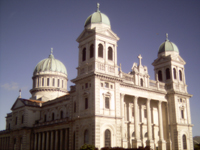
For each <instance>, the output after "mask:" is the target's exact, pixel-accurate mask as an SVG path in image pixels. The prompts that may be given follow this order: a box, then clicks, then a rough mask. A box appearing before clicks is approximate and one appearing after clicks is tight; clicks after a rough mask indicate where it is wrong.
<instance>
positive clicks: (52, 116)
mask: <svg viewBox="0 0 200 150" xmlns="http://www.w3.org/2000/svg"><path fill="white" fill-rule="evenodd" d="M53 120H54V113H52V121H53Z"/></svg>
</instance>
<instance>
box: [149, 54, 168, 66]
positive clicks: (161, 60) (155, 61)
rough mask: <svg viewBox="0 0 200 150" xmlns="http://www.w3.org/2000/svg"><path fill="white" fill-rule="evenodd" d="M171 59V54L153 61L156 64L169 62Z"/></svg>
mask: <svg viewBox="0 0 200 150" xmlns="http://www.w3.org/2000/svg"><path fill="white" fill-rule="evenodd" d="M170 60H171V57H170V56H167V57H163V56H161V57H159V58H157V59H156V60H154V62H153V63H152V65H153V66H156V65H157V64H161V63H165V62H168V61H170Z"/></svg>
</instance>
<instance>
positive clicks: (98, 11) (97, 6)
mask: <svg viewBox="0 0 200 150" xmlns="http://www.w3.org/2000/svg"><path fill="white" fill-rule="evenodd" d="M99 6H100V4H99V3H97V12H99Z"/></svg>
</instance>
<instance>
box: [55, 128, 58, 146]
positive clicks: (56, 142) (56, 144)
mask: <svg viewBox="0 0 200 150" xmlns="http://www.w3.org/2000/svg"><path fill="white" fill-rule="evenodd" d="M55 134H56V135H55V136H56V140H55V149H58V130H56V133H55Z"/></svg>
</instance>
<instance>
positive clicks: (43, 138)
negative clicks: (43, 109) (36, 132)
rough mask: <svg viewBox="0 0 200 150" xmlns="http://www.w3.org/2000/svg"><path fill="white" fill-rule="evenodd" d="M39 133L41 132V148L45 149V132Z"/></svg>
mask: <svg viewBox="0 0 200 150" xmlns="http://www.w3.org/2000/svg"><path fill="white" fill-rule="evenodd" d="M41 134H42V150H45V132H43V133H41Z"/></svg>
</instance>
